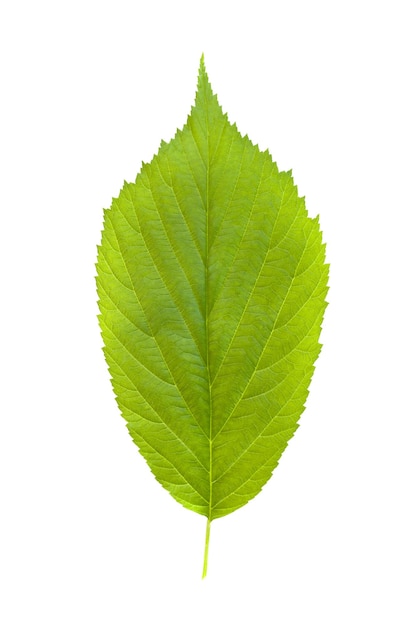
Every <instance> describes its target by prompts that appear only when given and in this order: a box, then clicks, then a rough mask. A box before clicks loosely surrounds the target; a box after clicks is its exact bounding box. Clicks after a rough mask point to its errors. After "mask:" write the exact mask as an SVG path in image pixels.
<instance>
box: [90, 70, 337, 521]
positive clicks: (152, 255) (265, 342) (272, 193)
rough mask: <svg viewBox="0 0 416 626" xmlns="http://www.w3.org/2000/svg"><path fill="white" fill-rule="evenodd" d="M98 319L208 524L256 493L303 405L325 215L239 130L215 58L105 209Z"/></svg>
mask: <svg viewBox="0 0 416 626" xmlns="http://www.w3.org/2000/svg"><path fill="white" fill-rule="evenodd" d="M97 274H98V277H97V288H98V293H99V305H100V310H101V316H100V325H101V330H102V335H103V339H104V344H105V346H106V347H105V355H106V359H107V363H108V365H109V370H110V374H111V377H112V383H113V388H114V391H115V395H116V398H117V402H118V405H119V408H120V411H121V413H122V415H123V417H124V418H125V419H126V421H127V425H128V428H129V431H130V434H131V436H132V438H133V440H134V441H135V443H136V444H137V445H138V446H139V448H140V451H141V453H142V454H143V456H144V457H145V459H146V461H147V463H148V464H149V466H150V469H151V470H152V472H153V473H154V475H155V477H156V478H157V480H159V482H160V483H161V484H162V485H163V486H164V487H165V488H166V489H167V490H168V491H169V492H170V493H171V494H172V496H173V497H175V499H177V500H178V501H179V502H180V503H181V504H183V505H184V506H185V507H187V508H189V509H191V510H193V511H195V512H198V513H201V514H203V515H205V516H207V518H208V520H209V521H210V520H212V519H215V518H217V517H221V516H223V515H227V514H229V513H230V512H232V511H234V510H236V509H237V508H239V507H241V506H243V505H244V504H246V503H247V502H248V501H249V500H250V499H252V498H253V497H255V495H257V493H258V492H259V491H260V490H261V488H262V486H263V485H264V484H265V483H266V482H267V480H268V479H269V478H270V476H271V473H272V471H273V469H274V468H275V467H276V465H277V463H278V461H279V459H280V456H281V454H282V453H283V451H284V449H285V447H286V446H287V443H288V441H289V439H290V438H291V437H292V436H293V434H294V432H295V430H296V428H297V426H298V420H299V417H300V415H301V413H302V411H303V408H304V404H305V401H306V397H307V394H308V387H309V383H310V380H311V376H312V373H313V369H314V362H315V360H316V358H317V356H318V354H319V351H320V344H319V341H318V340H319V334H320V329H321V324H322V319H323V314H324V310H325V306H326V302H325V297H326V293H327V280H328V266H327V265H325V248H324V245H323V243H322V235H321V231H320V229H319V223H318V220H317V219H316V218H315V219H311V218H309V217H308V215H307V212H306V209H305V204H304V200H303V199H302V198H299V197H298V194H297V189H296V187H295V185H294V183H293V179H292V176H291V173H286V172H279V170H278V169H277V167H276V165H275V163H274V162H273V161H272V159H271V157H270V155H269V153H268V152H261V151H260V150H259V149H258V147H257V146H254V145H253V144H252V143H251V142H250V140H249V139H248V138H247V137H241V135H240V134H239V132H238V130H237V128H236V127H235V125H231V124H230V123H229V121H228V118H227V116H226V115H225V114H224V113H223V112H222V110H221V107H220V105H219V104H218V100H217V97H216V96H215V95H214V93H213V91H212V89H211V86H210V83H209V81H208V77H207V74H206V71H205V66H204V63H203V61H201V66H200V71H199V77H198V89H197V94H196V99H195V105H194V107H193V108H192V110H191V114H190V116H189V117H188V120H187V123H186V125H185V126H184V128H183V129H182V130H179V131H177V133H176V135H175V137H174V139H173V140H172V141H171V142H170V143H168V144H167V143H164V142H162V144H161V147H160V150H159V152H158V154H157V155H156V156H155V157H154V158H153V159H152V161H151V162H150V163H149V164H147V165H143V167H142V170H141V172H140V173H139V175H138V176H137V178H136V181H135V183H133V184H127V183H126V184H125V185H124V187H123V189H122V191H121V193H120V196H119V198H118V199H115V200H113V203H112V206H111V209H109V210H107V211H105V222H104V230H103V237H102V244H101V246H100V247H99V254H98V263H97Z"/></svg>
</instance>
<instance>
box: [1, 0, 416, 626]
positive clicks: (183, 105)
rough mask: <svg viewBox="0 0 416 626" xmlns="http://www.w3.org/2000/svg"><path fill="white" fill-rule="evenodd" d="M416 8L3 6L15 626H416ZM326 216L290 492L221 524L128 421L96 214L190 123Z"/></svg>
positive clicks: (4, 584) (11, 610)
mask: <svg viewBox="0 0 416 626" xmlns="http://www.w3.org/2000/svg"><path fill="white" fill-rule="evenodd" d="M412 5H413V3H412V2H410V1H409V2H405V1H403V0H394V1H391V2H387V1H386V2H384V1H383V0H381V1H378V2H375V1H374V2H370V1H368V0H367V1H366V0H361V1H360V2H357V1H354V0H350V1H349V2H337V1H336V0H332V1H328V2H324V1H319V0H316V1H314V2H309V1H304V2H301V1H288V0H287V1H285V2H280V1H276V2H265V1H262V0H256V1H255V2H227V1H226V0H223V1H221V2H215V1H212V0H206V2H204V3H202V2H200V3H199V2H197V1H196V0H194V1H193V2H185V1H182V2H181V1H174V0H173V1H172V2H161V1H156V0H153V1H152V2H140V1H136V2H127V1H121V0H118V1H117V2H106V1H102V2H89V1H88V0H84V1H83V2H79V1H74V0H73V1H71V2H60V1H54V2H52V1H51V2H46V1H45V0H43V1H42V0H39V1H37V2H29V1H26V2H19V1H18V0H16V1H14V2H11V1H10V2H8V1H7V0H6V1H4V2H3V3H2V5H1V9H0V48H1V49H0V63H1V84H0V89H1V102H0V106H1V116H0V131H1V135H0V151H1V163H0V181H1V190H0V203H1V218H0V228H1V234H0V237H1V249H0V254H1V266H0V267H1V292H0V293H1V301H2V306H1V327H0V329H1V334H2V340H1V361H2V364H1V367H2V373H1V385H2V392H1V403H2V407H1V422H0V427H1V433H0V466H1V467H0V481H1V494H0V498H1V499H0V507H1V514H0V528H1V532H0V542H1V545H0V550H1V552H0V596H1V599H0V622H1V624H4V626H15V625H19V626H20V625H22V626H23V625H24V626H29V625H30V626H31V625H32V624H35V625H37V624H41V625H42V626H52V625H53V626H57V625H59V626H66V625H71V626H72V625H77V626H84V625H85V626H91V625H95V624H97V625H100V626H107V625H114V626H133V625H136V624H143V625H145V626H153V625H155V626H159V625H164V624H169V625H170V624H173V625H176V624H180V625H181V626H187V625H191V624H192V625H195V624H202V625H206V624H213V623H215V624H216V625H218V626H222V625H227V626H228V625H232V626H233V625H234V624H242V625H245V624H247V625H249V624H255V625H257V624H258V625H263V624H276V625H279V626H295V625H296V626H298V625H299V626H305V625H306V626H309V625H310V624H312V625H314V624H317V625H319V626H334V625H335V626H339V625H340V626H343V625H344V624H345V625H351V624H354V626H361V625H362V626H367V625H371V624H377V625H378V626H380V625H390V624H392V625H396V624H397V625H400V626H414V625H415V624H416V598H415V588H416V545H415V528H416V512H415V481H416V462H415V457H416V455H415V435H416V426H415V421H416V411H415V373H416V372H415V366H414V361H415V340H414V335H415V333H414V327H415V322H414V314H415V307H414V300H413V298H414V291H415V264H414V248H415V245H414V240H415V230H414V227H415V220H414V215H415V208H416V207H415V172H416V162H415V161H416V159H415V145H416V143H415V140H416V137H415V122H414V119H415V110H416V102H415V93H414V89H415V58H416V56H415V55H416V50H415V47H416V46H415V19H414V17H413V13H412ZM202 52H204V53H205V61H206V66H207V70H208V73H209V76H210V79H211V82H212V85H213V88H214V90H215V91H216V92H217V93H218V94H219V99H220V102H221V104H222V105H223V108H224V110H225V111H227V112H228V114H229V117H230V119H231V121H235V122H237V124H238V126H239V129H240V130H241V131H242V132H243V133H248V134H249V136H250V138H251V139H252V140H253V141H254V142H255V143H259V146H260V147H261V148H262V149H265V148H269V149H270V151H271V153H272V155H273V157H274V159H275V160H276V162H277V164H278V166H279V167H280V168H281V169H293V174H294V177H295V181H296V182H297V184H298V186H299V190H300V193H301V194H302V195H306V201H307V206H308V209H309V212H310V214H311V215H316V214H317V213H319V214H320V216H321V225H322V229H323V231H324V237H325V240H326V241H327V255H328V260H329V262H330V263H331V279H330V280H331V282H330V284H331V289H330V293H329V297H328V299H329V302H330V305H329V307H328V309H327V314H326V319H325V325H324V331H323V334H322V339H323V342H324V348H323V351H322V354H321V356H320V358H319V361H318V362H317V369H316V373H315V376H314V379H313V382H312V385H311V393H310V396H309V399H308V402H307V409H306V411H305V413H304V415H303V417H302V420H301V428H300V429H299V430H298V432H297V433H296V436H295V438H294V439H293V440H292V441H291V443H290V445H289V447H288V449H287V451H286V452H285V454H284V456H283V457H282V461H281V463H280V465H279V467H278V469H277V470H276V472H275V474H274V476H273V478H272V479H271V481H270V482H269V483H268V484H267V486H266V487H265V488H264V490H263V491H262V493H261V494H260V495H259V496H258V497H257V498H256V499H255V500H253V501H252V502H251V503H249V504H248V505H247V506H246V507H244V508H243V509H241V510H239V511H237V512H235V513H234V514H232V515H230V516H229V517H226V518H223V519H222V520H218V521H216V522H215V523H214V524H213V526H212V534H211V552H210V563H209V573H208V577H207V579H206V580H204V581H201V579H200V575H201V568H202V553H203V541H204V532H205V522H204V519H203V518H202V517H199V516H198V515H196V514H194V513H191V512H189V511H186V510H185V509H183V508H182V507H180V505H178V504H177V503H176V502H175V501H174V500H173V499H172V498H171V497H170V496H169V494H168V493H167V492H165V491H164V490H163V489H162V488H161V487H160V486H159V485H158V484H157V483H156V481H155V480H154V479H153V477H152V476H151V475H150V472H149V471H148V469H147V466H146V465H145V463H144V461H143V460H142V458H141V457H140V455H139V454H138V452H137V450H136V448H135V446H134V445H133V443H132V442H131V440H130V438H129V436H128V433H127V431H126V429H125V426H124V423H123V420H122V419H121V417H120V416H119V413H118V410H117V407H116V404H115V401H114V399H113V395H112V391H111V388H110V383H109V379H108V374H107V370H106V366H105V363H104V359H103V356H102V353H101V339H100V336H99V332H98V325H97V321H96V314H97V306H96V295H95V281H94V273H95V269H94V263H95V256H96V244H98V242H99V240H100V230H101V224H102V209H103V207H106V206H109V204H110V202H111V198H112V196H117V195H118V193H119V189H120V187H121V186H122V184H123V180H124V179H126V180H129V181H132V180H134V178H135V175H136V173H137V171H138V170H139V169H140V166H141V161H142V160H144V161H148V160H149V159H150V158H151V157H152V155H153V154H154V152H155V151H157V149H158V146H159V142H160V140H161V139H162V138H163V139H165V140H169V139H170V138H171V137H172V136H173V134H174V132H175V130H176V128H177V127H178V126H182V125H183V123H184V122H185V120H186V116H187V114H188V112H189V110H190V107H191V104H192V102H193V98H194V93H195V88H196V76H197V69H198V64H199V58H200V55H201V53H202Z"/></svg>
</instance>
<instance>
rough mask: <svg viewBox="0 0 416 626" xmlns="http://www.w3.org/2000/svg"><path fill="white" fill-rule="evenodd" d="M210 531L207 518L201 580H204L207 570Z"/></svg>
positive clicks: (209, 523) (209, 522)
mask: <svg viewBox="0 0 416 626" xmlns="http://www.w3.org/2000/svg"><path fill="white" fill-rule="evenodd" d="M210 531H211V520H210V519H209V517H207V529H206V532H205V550H204V567H203V569H202V578H205V576H206V575H207V570H208V549H209V535H210Z"/></svg>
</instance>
